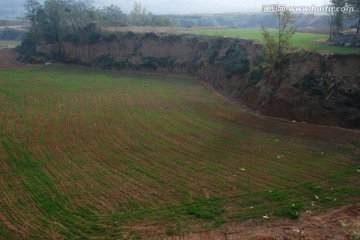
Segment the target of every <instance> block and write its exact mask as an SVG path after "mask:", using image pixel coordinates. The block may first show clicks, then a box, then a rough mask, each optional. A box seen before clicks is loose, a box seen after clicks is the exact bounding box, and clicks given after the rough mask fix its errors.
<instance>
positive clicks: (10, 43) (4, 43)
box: [0, 40, 21, 47]
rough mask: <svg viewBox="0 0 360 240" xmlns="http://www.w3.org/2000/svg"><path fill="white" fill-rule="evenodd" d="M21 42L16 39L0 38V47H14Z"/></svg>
mask: <svg viewBox="0 0 360 240" xmlns="http://www.w3.org/2000/svg"><path fill="white" fill-rule="evenodd" d="M20 44H21V41H17V40H0V47H16V46H18V45H20Z"/></svg>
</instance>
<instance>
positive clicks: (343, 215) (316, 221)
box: [169, 204, 360, 240]
mask: <svg viewBox="0 0 360 240" xmlns="http://www.w3.org/2000/svg"><path fill="white" fill-rule="evenodd" d="M359 237H360V204H354V205H348V206H344V207H341V208H337V209H331V210H329V211H326V212H324V213H320V214H313V213H311V212H304V213H303V214H302V215H301V217H300V219H299V220H296V221H292V220H275V221H271V220H270V221H269V222H259V221H249V222H245V223H242V224H237V225H232V226H228V227H224V228H222V229H218V230H214V231H210V232H205V233H200V234H192V235H188V236H181V237H171V238H169V239H172V240H175V239H187V240H198V239H199V240H200V239H228V240H230V239H258V240H260V239H264V240H265V239H314V240H315V239H316V240H320V239H359Z"/></svg>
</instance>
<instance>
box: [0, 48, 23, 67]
mask: <svg viewBox="0 0 360 240" xmlns="http://www.w3.org/2000/svg"><path fill="white" fill-rule="evenodd" d="M18 55H19V54H18V53H17V52H16V51H15V50H14V49H12V48H0V59H1V61H0V69H8V68H14V67H20V66H23V64H21V63H20V62H18V61H17V60H16V59H17V58H18Z"/></svg>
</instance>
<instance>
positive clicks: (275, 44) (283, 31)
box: [262, 10, 296, 67]
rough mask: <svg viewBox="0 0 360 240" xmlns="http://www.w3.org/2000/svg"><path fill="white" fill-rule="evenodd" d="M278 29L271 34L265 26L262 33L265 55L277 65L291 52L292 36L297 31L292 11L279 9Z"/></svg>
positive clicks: (270, 61) (268, 60)
mask: <svg viewBox="0 0 360 240" xmlns="http://www.w3.org/2000/svg"><path fill="white" fill-rule="evenodd" d="M275 14H276V18H277V23H278V24H277V29H276V32H275V34H271V32H269V31H268V30H266V29H265V28H264V27H263V28H262V35H263V40H264V55H265V58H266V59H267V62H268V63H275V64H276V67H277V65H278V63H279V62H280V61H281V60H282V59H283V57H284V56H285V55H286V54H287V53H288V52H289V49H290V38H291V37H292V36H293V35H294V33H295V30H296V29H295V26H294V24H295V20H294V17H293V16H292V15H291V13H290V11H288V10H286V11H279V10H278V11H277V12H276V13H275Z"/></svg>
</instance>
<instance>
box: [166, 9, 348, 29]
mask: <svg viewBox="0 0 360 240" xmlns="http://www.w3.org/2000/svg"><path fill="white" fill-rule="evenodd" d="M170 17H171V18H172V19H174V20H175V21H176V22H178V24H179V26H180V27H187V26H193V27H212V26H218V27H241V28H260V27H261V26H264V27H267V28H273V27H276V18H275V16H274V15H272V14H262V13H228V14H225V13H224V14H197V15H171V16H170ZM295 19H296V27H297V28H298V29H309V30H322V31H327V29H328V28H329V23H328V20H327V17H326V15H314V14H296V15H295ZM354 23H355V22H354V21H351V20H347V21H346V23H345V26H346V27H350V26H351V25H352V24H354Z"/></svg>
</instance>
